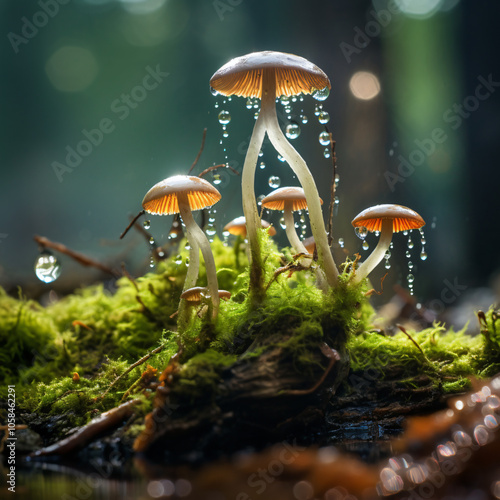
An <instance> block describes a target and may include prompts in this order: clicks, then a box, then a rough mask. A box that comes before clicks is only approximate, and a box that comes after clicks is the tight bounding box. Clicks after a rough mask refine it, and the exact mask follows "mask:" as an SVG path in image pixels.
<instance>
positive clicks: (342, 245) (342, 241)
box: [339, 238, 345, 248]
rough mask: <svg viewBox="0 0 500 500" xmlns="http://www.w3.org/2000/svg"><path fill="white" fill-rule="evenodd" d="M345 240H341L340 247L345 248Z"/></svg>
mask: <svg viewBox="0 0 500 500" xmlns="http://www.w3.org/2000/svg"><path fill="white" fill-rule="evenodd" d="M344 244H345V243H344V238H339V246H340V248H344Z"/></svg>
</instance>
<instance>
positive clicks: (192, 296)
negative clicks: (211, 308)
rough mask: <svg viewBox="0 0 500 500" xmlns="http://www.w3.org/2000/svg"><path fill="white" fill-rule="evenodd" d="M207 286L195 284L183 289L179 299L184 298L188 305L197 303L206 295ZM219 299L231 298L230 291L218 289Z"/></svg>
mask: <svg viewBox="0 0 500 500" xmlns="http://www.w3.org/2000/svg"><path fill="white" fill-rule="evenodd" d="M208 293H209V292H208V288H207V287H204V286H195V287H193V288H189V289H188V290H184V292H182V294H181V299H184V300H186V301H187V302H188V303H189V304H190V305H193V306H194V305H199V304H201V302H202V300H203V299H205V298H206V297H207V295H208ZM218 295H219V299H223V300H229V299H230V298H231V292H228V291H227V290H219V291H218Z"/></svg>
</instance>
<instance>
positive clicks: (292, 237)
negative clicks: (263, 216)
mask: <svg viewBox="0 0 500 500" xmlns="http://www.w3.org/2000/svg"><path fill="white" fill-rule="evenodd" d="M292 207H293V201H289V200H287V201H285V206H284V210H283V212H284V214H283V218H284V219H285V230H286V236H287V238H288V241H289V242H290V245H292V247H293V248H294V249H295V251H296V252H297V253H309V252H308V251H307V250H306V247H305V246H304V244H303V243H302V241H300V239H299V237H298V235H297V232H296V231H295V221H294V220H293V212H292Z"/></svg>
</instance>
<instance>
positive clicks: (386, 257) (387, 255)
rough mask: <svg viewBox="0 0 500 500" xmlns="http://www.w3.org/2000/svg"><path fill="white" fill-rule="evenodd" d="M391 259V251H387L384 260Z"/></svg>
mask: <svg viewBox="0 0 500 500" xmlns="http://www.w3.org/2000/svg"><path fill="white" fill-rule="evenodd" d="M390 258H391V252H390V251H389V250H386V251H385V254H384V259H386V260H388V259H390Z"/></svg>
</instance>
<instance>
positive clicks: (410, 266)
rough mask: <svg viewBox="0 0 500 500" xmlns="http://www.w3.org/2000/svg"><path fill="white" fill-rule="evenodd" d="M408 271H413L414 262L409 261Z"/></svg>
mask: <svg viewBox="0 0 500 500" xmlns="http://www.w3.org/2000/svg"><path fill="white" fill-rule="evenodd" d="M408 269H410V270H411V269H413V262H412V261H411V260H409V261H408Z"/></svg>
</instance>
